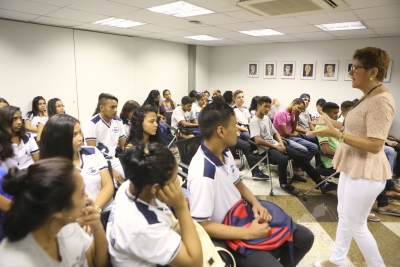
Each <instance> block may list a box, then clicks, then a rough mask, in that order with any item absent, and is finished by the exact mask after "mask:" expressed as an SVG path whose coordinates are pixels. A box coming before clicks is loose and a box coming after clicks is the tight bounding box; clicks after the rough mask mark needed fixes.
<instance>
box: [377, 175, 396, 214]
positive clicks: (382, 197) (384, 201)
mask: <svg viewBox="0 0 400 267" xmlns="http://www.w3.org/2000/svg"><path fill="white" fill-rule="evenodd" d="M394 186H396V185H395V184H394V182H393V180H392V179H389V180H386V186H385V188H384V189H383V191H382V192H381V193H380V194H379V195H378V197H377V198H376V200H377V201H378V207H379V208H380V207H386V206H388V205H389V200H388V198H387V196H386V190H390V189H393V187H394Z"/></svg>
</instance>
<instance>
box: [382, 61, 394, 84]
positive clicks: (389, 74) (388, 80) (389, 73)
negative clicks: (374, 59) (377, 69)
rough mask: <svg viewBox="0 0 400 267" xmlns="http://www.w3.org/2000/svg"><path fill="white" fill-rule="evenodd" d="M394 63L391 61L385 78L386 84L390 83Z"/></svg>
mask: <svg viewBox="0 0 400 267" xmlns="http://www.w3.org/2000/svg"><path fill="white" fill-rule="evenodd" d="M392 62H393V60H390V61H389V67H388V70H387V72H386V74H385V78H384V79H383V82H384V83H389V82H390V76H391V74H392Z"/></svg>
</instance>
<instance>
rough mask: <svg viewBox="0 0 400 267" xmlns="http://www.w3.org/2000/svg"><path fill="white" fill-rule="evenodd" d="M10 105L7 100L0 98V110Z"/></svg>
mask: <svg viewBox="0 0 400 267" xmlns="http://www.w3.org/2000/svg"><path fill="white" fill-rule="evenodd" d="M9 105H10V104H8V102H7V100H5V99H4V98H1V97H0V109H1V108H4V107H7V106H9Z"/></svg>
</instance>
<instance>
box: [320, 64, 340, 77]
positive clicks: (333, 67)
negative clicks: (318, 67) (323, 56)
mask: <svg viewBox="0 0 400 267" xmlns="http://www.w3.org/2000/svg"><path fill="white" fill-rule="evenodd" d="M338 72H339V60H332V61H322V80H323V81H337V79H338Z"/></svg>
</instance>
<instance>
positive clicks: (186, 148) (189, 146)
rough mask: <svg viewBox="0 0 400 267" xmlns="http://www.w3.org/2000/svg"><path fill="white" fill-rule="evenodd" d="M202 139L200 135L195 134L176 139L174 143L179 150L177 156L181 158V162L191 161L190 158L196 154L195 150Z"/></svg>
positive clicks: (187, 162) (188, 162)
mask: <svg viewBox="0 0 400 267" xmlns="http://www.w3.org/2000/svg"><path fill="white" fill-rule="evenodd" d="M202 140H203V136H202V135H197V136H195V137H192V138H189V139H183V140H179V141H176V142H175V144H176V146H177V148H178V151H179V156H180V158H181V162H182V163H184V164H186V165H189V164H190V162H191V161H192V158H193V157H194V155H195V154H196V152H197V150H198V149H199V146H200V144H201V141H202Z"/></svg>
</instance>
